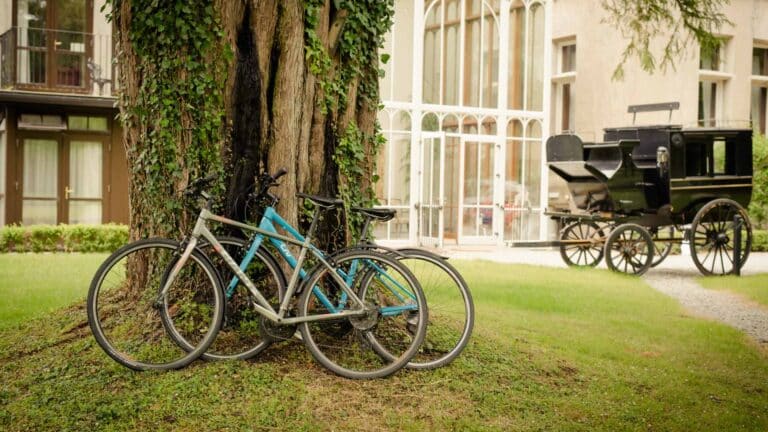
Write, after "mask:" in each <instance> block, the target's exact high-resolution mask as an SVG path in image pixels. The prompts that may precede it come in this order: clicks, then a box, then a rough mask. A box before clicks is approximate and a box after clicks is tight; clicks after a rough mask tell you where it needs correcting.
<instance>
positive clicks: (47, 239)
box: [0, 224, 128, 252]
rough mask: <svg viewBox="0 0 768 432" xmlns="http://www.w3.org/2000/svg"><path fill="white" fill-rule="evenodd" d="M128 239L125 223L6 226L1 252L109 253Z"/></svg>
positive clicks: (0, 232)
mask: <svg viewBox="0 0 768 432" xmlns="http://www.w3.org/2000/svg"><path fill="white" fill-rule="evenodd" d="M127 241H128V227H127V226H125V225H116V224H105V225H31V226H15V225H9V226H6V227H3V228H0V252H56V251H64V252H112V251H114V250H116V249H117V248H119V247H120V246H122V245H123V244H125V243H126V242H127Z"/></svg>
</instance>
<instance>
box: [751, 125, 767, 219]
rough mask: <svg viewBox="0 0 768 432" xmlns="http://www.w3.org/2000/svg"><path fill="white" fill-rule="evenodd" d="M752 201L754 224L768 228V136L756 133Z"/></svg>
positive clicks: (753, 141)
mask: <svg viewBox="0 0 768 432" xmlns="http://www.w3.org/2000/svg"><path fill="white" fill-rule="evenodd" d="M752 161H753V162H752V169H753V177H752V183H753V184H754V186H753V187H752V201H751V202H750V204H749V218H750V219H751V221H752V224H753V225H755V226H757V227H761V228H768V137H766V136H764V135H755V137H754V139H753V140H752Z"/></svg>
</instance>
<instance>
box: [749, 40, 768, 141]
mask: <svg viewBox="0 0 768 432" xmlns="http://www.w3.org/2000/svg"><path fill="white" fill-rule="evenodd" d="M750 120H751V121H752V128H753V129H754V130H755V131H756V132H758V133H760V134H763V135H765V134H766V123H768V47H755V48H753V49H752V98H751V109H750Z"/></svg>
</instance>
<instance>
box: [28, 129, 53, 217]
mask: <svg viewBox="0 0 768 432" xmlns="http://www.w3.org/2000/svg"><path fill="white" fill-rule="evenodd" d="M58 157H59V143H58V142H56V141H54V140H44V139H25V140H24V171H23V172H24V175H23V180H24V183H23V191H24V203H23V205H22V209H21V216H22V217H21V219H22V222H23V223H24V224H25V225H33V224H55V223H56V200H55V198H57V194H56V190H57V189H58V172H59V169H58ZM30 198H32V199H30ZM34 198H47V199H46V200H41V199H34Z"/></svg>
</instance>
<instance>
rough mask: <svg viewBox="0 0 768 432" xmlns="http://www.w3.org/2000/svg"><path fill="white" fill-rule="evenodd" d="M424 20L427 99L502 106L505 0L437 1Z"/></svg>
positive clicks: (426, 100) (425, 90) (427, 8)
mask: <svg viewBox="0 0 768 432" xmlns="http://www.w3.org/2000/svg"><path fill="white" fill-rule="evenodd" d="M425 7H426V10H425V20H424V66H423V67H424V69H423V73H424V75H423V97H424V102H426V103H433V104H440V105H463V106H474V107H492V108H495V107H497V106H498V81H499V23H498V14H499V0H433V1H430V2H427V3H426V6H425Z"/></svg>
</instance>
